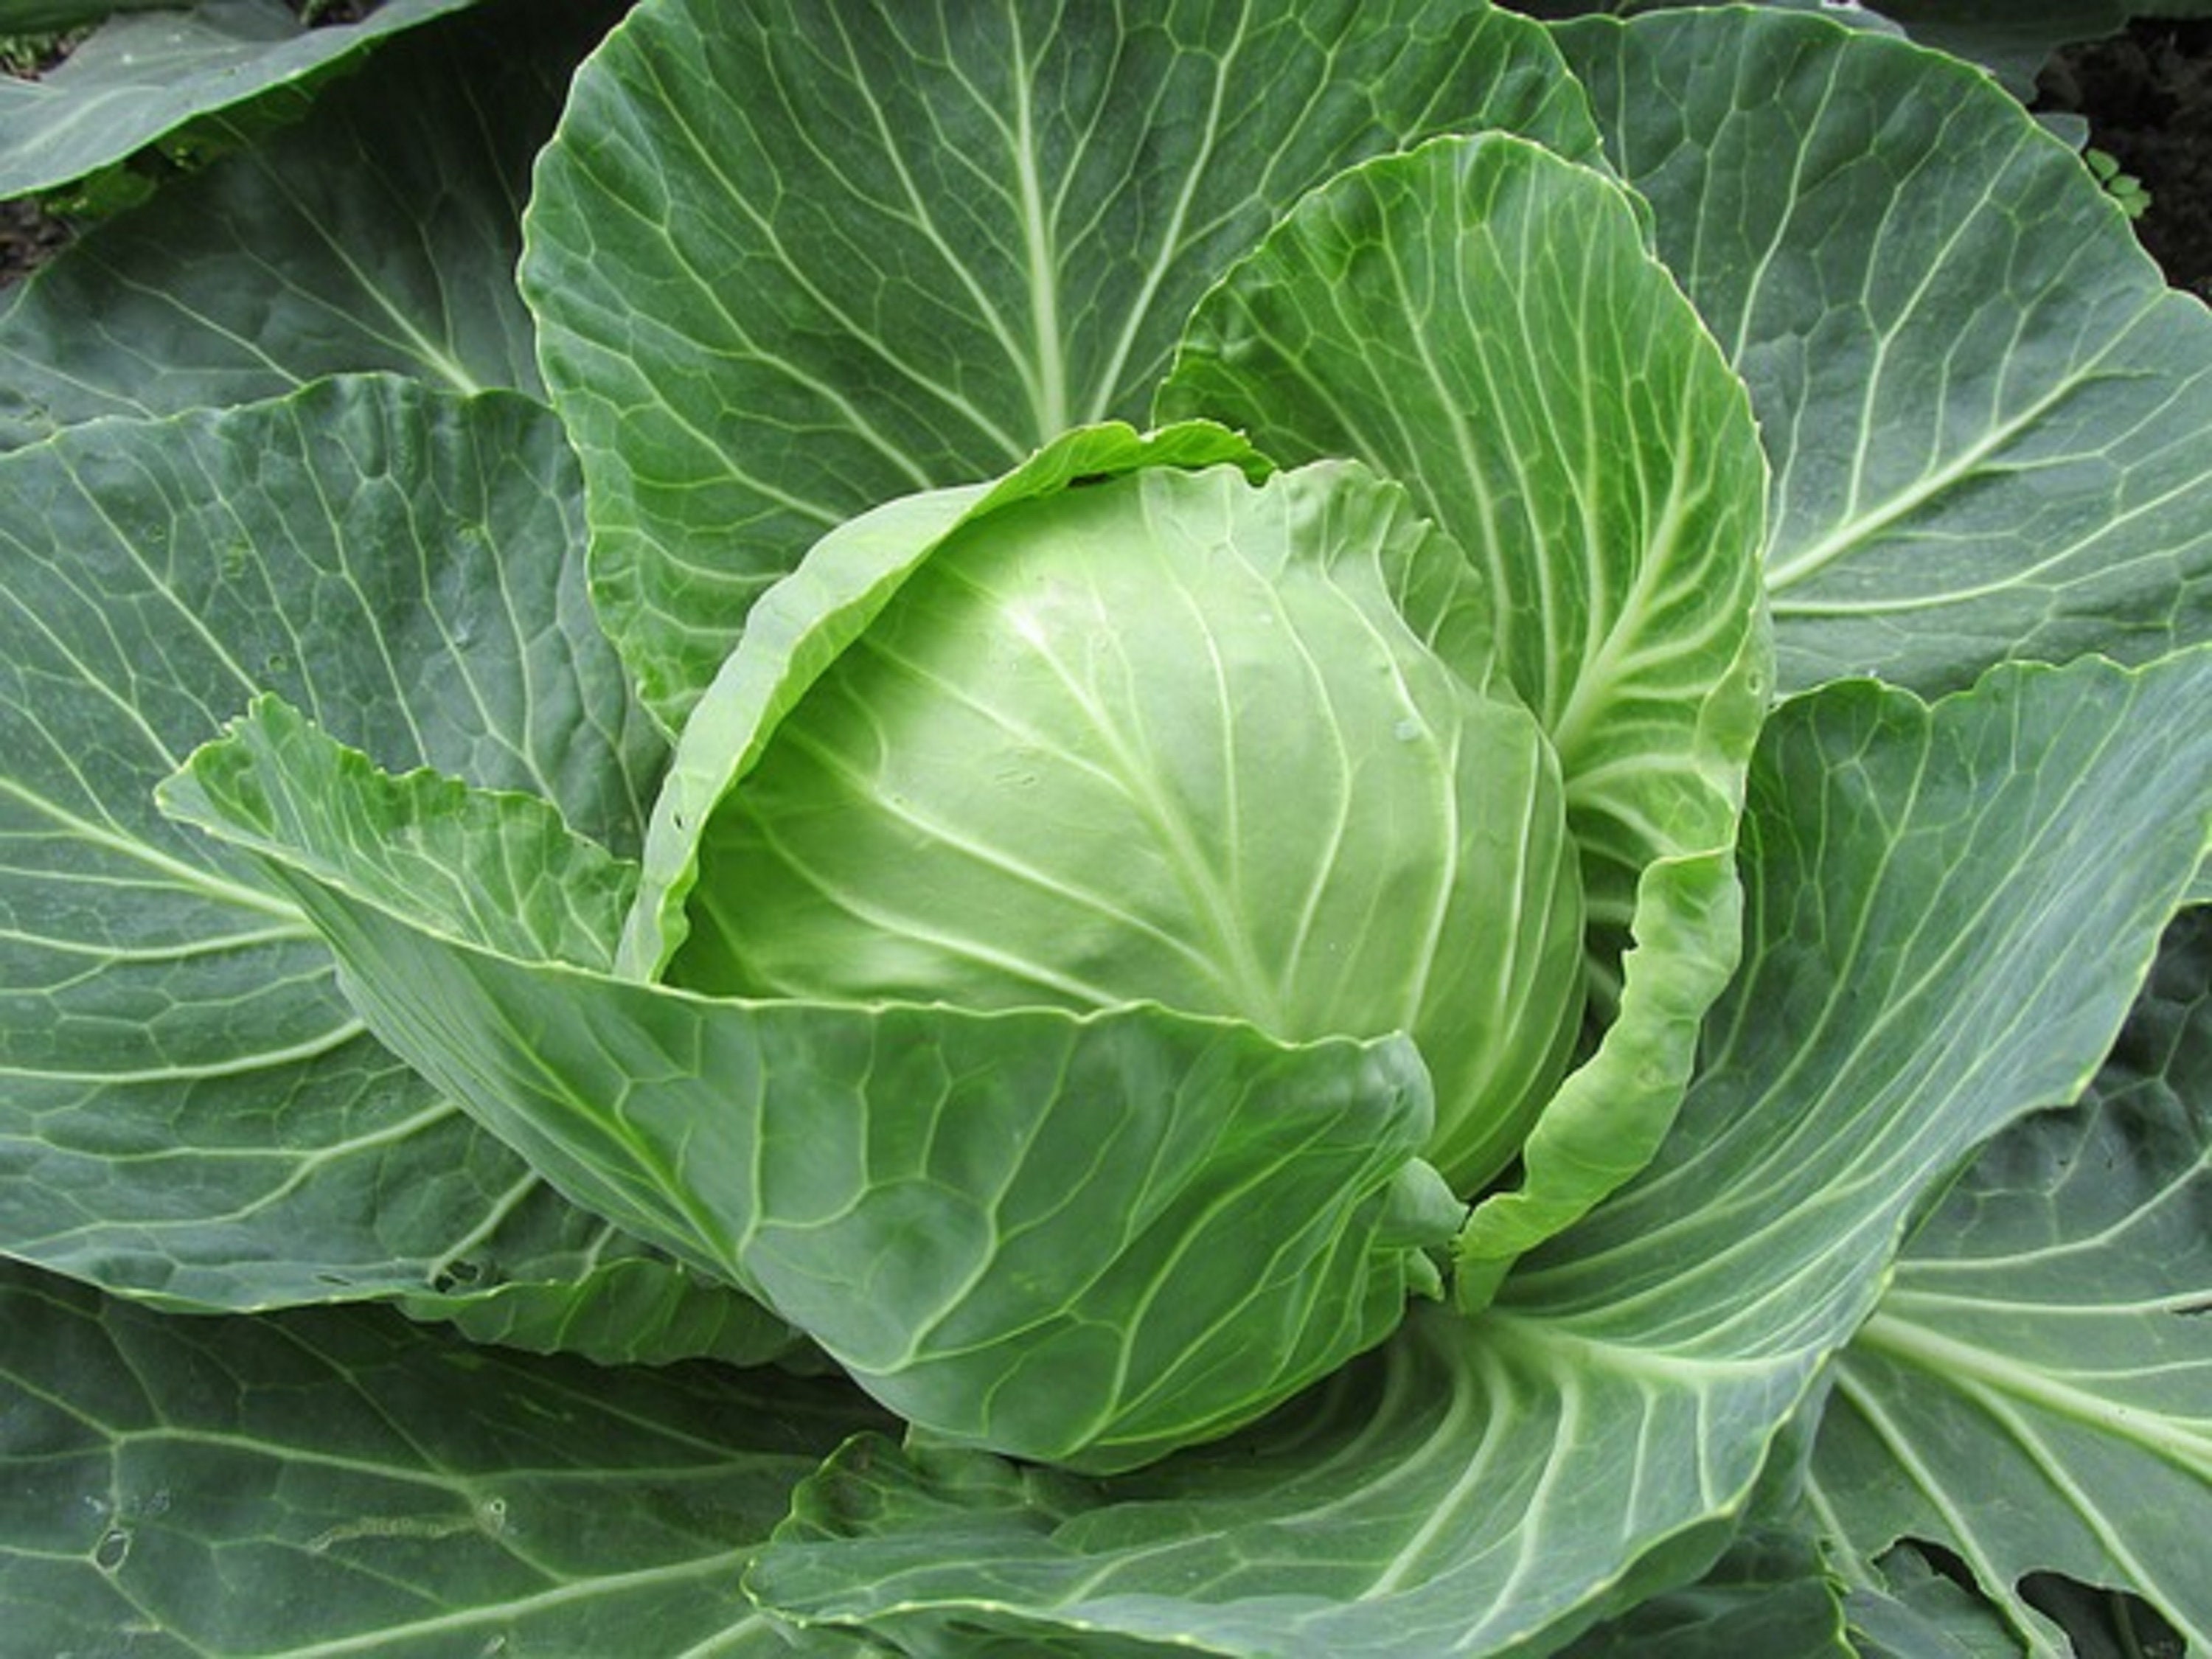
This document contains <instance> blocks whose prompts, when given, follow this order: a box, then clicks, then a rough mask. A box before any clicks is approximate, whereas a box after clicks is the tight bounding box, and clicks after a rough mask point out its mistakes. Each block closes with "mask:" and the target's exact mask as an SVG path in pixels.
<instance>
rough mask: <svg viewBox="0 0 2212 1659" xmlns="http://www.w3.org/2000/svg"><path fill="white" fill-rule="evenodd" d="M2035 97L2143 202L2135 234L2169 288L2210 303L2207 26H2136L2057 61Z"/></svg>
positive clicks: (2211, 147)
mask: <svg viewBox="0 0 2212 1659" xmlns="http://www.w3.org/2000/svg"><path fill="white" fill-rule="evenodd" d="M2041 94H2042V95H2041V96H2040V97H2039V99H2038V100H2037V103H2036V107H2037V108H2039V109H2047V110H2063V111H2069V112H2074V113H2076V114H2080V115H2082V116H2084V117H2086V118H2087V120H2088V123H2089V142H2090V143H2091V144H2093V145H2094V146H2095V147H2096V148H2097V149H2101V150H2103V151H2104V152H2105V153H2106V155H2110V156H2112V159H2113V160H2114V161H2118V163H2119V164H2120V168H2121V170H2122V171H2123V172H2124V173H2132V174H2133V175H2134V176H2135V177H2136V178H2137V179H2141V180H2142V185H2143V187H2144V189H2146V190H2148V191H2149V192H2150V206H2149V208H2148V210H2146V211H2145V212H2144V213H2143V215H2142V217H2141V218H2140V219H2138V220H2136V234H2138V235H2140V236H2141V237H2142V243H2143V246H2145V247H2146V248H2148V249H2149V250H2150V253H2151V257H2152V258H2154V259H2156V260H2157V261H2158V262H2159V264H2160V266H2161V267H2163V268H2164V270H2165V271H2166V281H2168V282H2169V283H2172V284H2173V285H2174V286H2175V287H2176V288H2182V289H2188V290H2189V291H2190V292H2191V293H2193V294H2195V295H2197V298H2199V299H2201V300H2208V301H2212V22H2187V23H2185V22H2160V21H2148V20H2144V19H2137V20H2136V22H2135V23H2133V24H2132V25H2130V27H2129V28H2128V30H2127V32H2126V33H2124V34H2118V35H2115V36H2113V37H2112V39H2111V40H2099V41H2093V42H2091V43H2090V44H2088V45H2087V46H2075V47H2072V48H2070V49H2069V50H2068V51H2066V52H2061V53H2060V54H2059V55H2058V57H2057V59H2056V60H2055V61H2054V62H2053V63H2052V64H2051V67H2050V68H2048V69H2046V70H2045V71H2044V72H2043V79H2042V87H2041Z"/></svg>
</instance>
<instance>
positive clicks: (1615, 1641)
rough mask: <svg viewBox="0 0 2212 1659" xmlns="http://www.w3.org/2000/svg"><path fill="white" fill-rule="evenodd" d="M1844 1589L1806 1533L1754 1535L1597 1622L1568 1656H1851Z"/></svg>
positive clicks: (1682, 1658)
mask: <svg viewBox="0 0 2212 1659" xmlns="http://www.w3.org/2000/svg"><path fill="white" fill-rule="evenodd" d="M1842 1590H1843V1586H1842V1584H1841V1583H1840V1581H1838V1579H1837V1578H1836V1577H1835V1576H1834V1575H1833V1574H1832V1573H1831V1572H1830V1571H1828V1569H1827V1567H1826V1565H1825V1564H1824V1563H1823V1562H1822V1561H1821V1559H1820V1552H1819V1550H1818V1549H1817V1548H1816V1547H1814V1543H1813V1541H1811V1540H1810V1539H1809V1538H1806V1537H1802V1536H1796V1535H1792V1534H1771V1533H1765V1532H1753V1533H1751V1534H1747V1535H1746V1536H1745V1537H1743V1538H1741V1539H1739V1540H1738V1541H1736V1542H1735V1543H1734V1544H1733V1545H1731V1546H1729V1551H1728V1553H1727V1554H1725V1555H1723V1556H1722V1557H1721V1559H1719V1561H1717V1563H1715V1564H1714V1566H1713V1570H1712V1571H1711V1572H1708V1573H1707V1574H1706V1575H1705V1577H1703V1578H1701V1579H1699V1581H1698V1582H1697V1583H1694V1584H1691V1585H1687V1586H1686V1587H1685V1588H1683V1589H1679V1590H1671V1591H1668V1592H1666V1593H1664V1594H1662V1595H1655V1596H1653V1597H1652V1598H1651V1599H1650V1601H1646V1602H1644V1603H1643V1604H1642V1605H1641V1606H1639V1607H1637V1608H1635V1609H1634V1610H1633V1611H1632V1612H1629V1613H1624V1614H1622V1615H1621V1616H1620V1618H1619V1619H1616V1620H1609V1621H1607V1623H1606V1624H1603V1625H1601V1626H1599V1627H1598V1628H1597V1629H1595V1630H1594V1631H1592V1632H1589V1634H1588V1635H1586V1636H1584V1637H1583V1638H1582V1639H1580V1640H1579V1641H1577V1642H1576V1643H1575V1644H1573V1645H1572V1646H1571V1647H1570V1648H1568V1649H1567V1650H1565V1651H1566V1659H1745V1656H1747V1655H1754V1656H1760V1659H1765V1656H1773V1659H1784V1656H1786V1659H1855V1655H1854V1650H1853V1649H1852V1647H1851V1644H1850V1642H1849V1641H1848V1640H1847V1639H1845V1637H1844V1607H1843V1594H1842Z"/></svg>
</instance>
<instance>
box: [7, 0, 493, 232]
mask: <svg viewBox="0 0 2212 1659" xmlns="http://www.w3.org/2000/svg"><path fill="white" fill-rule="evenodd" d="M473 3H475V0H385V3H383V4H382V5H380V6H379V7H377V8H376V9H375V10H374V11H373V12H371V13H370V14H369V15H368V16H367V17H365V18H363V19H362V21H359V22H357V23H341V24H333V25H331V26H330V27H325V28H308V27H305V26H303V25H302V24H301V21H300V20H299V17H298V15H296V14H295V12H294V10H293V9H292V8H291V7H290V6H289V5H286V4H285V3H284V0H203V3H201V4H199V5H197V6H195V7H193V8H192V9H190V10H174V11H161V12H154V13H151V14H147V15H121V16H118V17H116V18H114V19H113V20H112V21H110V22H108V23H106V24H105V25H103V26H102V27H100V29H99V30H98V31H97V32H96V33H94V34H93V36H92V37H91V38H90V39H89V40H86V41H84V42H83V43H82V45H80V46H77V47H76V50H75V51H74V52H71V53H70V56H69V58H68V60H67V61H66V62H64V63H63V64H61V65H60V66H58V68H55V69H52V70H48V71H47V72H46V74H45V75H44V76H41V77H40V78H39V79H38V80H35V81H21V80H16V79H14V78H12V77H7V76H0V200H4V199H5V198H7V197H10V196H22V195H27V194H28V193H29V192H30V191H34V190H45V189H48V188H51V187H52V186H53V185H64V184H67V183H69V182H70V180H71V179H82V178H83V177H84V176H85V175H86V174H87V173H94V172H96V171H98V170H99V169H100V168H101V167H106V166H109V165H110V164H111V163H113V162H116V161H124V160H125V159H127V158H128V157H130V156H131V155H135V154H136V153H137V151H138V150H140V149H143V148H144V147H145V146H147V145H149V144H150V143H154V142H155V140H156V139H159V138H161V137H164V136H166V135H167V134H169V133H171V132H173V131H176V130H177V129H178V128H179V127H182V126H184V125H185V124H186V123H188V122H191V121H192V120H194V119H196V118H198V117H201V116H204V115H208V114H211V113H213V112H216V111H220V110H226V109H230V108H234V107H235V106H239V105H241V104H244V103H246V101H248V100H252V99H255V98H262V97H267V96H269V95H270V94H289V95H292V96H295V97H296V96H299V95H301V92H302V89H303V88H304V86H305V84H306V82H307V81H308V80H309V79H310V78H311V77H313V76H315V75H317V74H319V73H321V72H324V71H326V70H329V69H330V68H331V66H333V65H335V64H339V63H341V62H343V60H344V59H345V58H348V57H349V56H351V55H352V54H354V53H356V52H362V51H363V50H364V49H366V48H368V47H369V46H374V44H375V43H376V42H378V41H379V40H382V39H384V38H385V37H386V36H387V35H390V34H392V33H395V32H397V31H398V30H402V29H407V28H412V27H415V26H416V24H419V23H422V22H426V21H429V20H430V19H432V18H435V17H439V16H441V15H445V14H446V13H447V12H452V11H458V10H459V9H461V8H462V7H464V6H467V5H471V4H473Z"/></svg>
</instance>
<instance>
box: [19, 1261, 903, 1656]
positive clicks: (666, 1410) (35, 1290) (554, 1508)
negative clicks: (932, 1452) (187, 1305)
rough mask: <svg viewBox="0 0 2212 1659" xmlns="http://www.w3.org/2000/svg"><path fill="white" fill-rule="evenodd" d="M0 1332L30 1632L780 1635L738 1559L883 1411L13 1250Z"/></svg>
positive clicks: (799, 1391)
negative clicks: (146, 1304)
mask: <svg viewBox="0 0 2212 1659" xmlns="http://www.w3.org/2000/svg"><path fill="white" fill-rule="evenodd" d="M0 1333H4V1336H0V1604H4V1605H5V1607H6V1608H7V1632H6V1635H5V1637H4V1638H0V1641H4V1644H5V1645H6V1646H7V1649H8V1650H9V1652H10V1653H13V1654H21V1655H23V1656H26V1659H29V1656H33V1655H36V1656H40V1659H46V1656H52V1655H62V1654H124V1653H128V1654H131V1655H132V1656H134V1659H248V1656H252V1659H283V1656H297V1659H308V1656H323V1659H331V1656H336V1655H339V1654H375V1655H378V1656H380V1659H461V1656H471V1659H473V1656H483V1655H487V1654H495V1653H498V1654H539V1655H571V1656H579V1659H580V1656H587V1655H588V1656H596V1655H605V1654H625V1655H637V1656H641V1659H672V1656H675V1655H678V1654H682V1653H696V1654H704V1653H708V1652H712V1653H714V1654H715V1655H717V1656H726V1659H748V1656H756V1655H757V1656H761V1659H777V1656H786V1659H788V1656H790V1655H791V1653H792V1650H791V1649H790V1648H789V1647H787V1645H786V1644H785V1642H784V1640H783V1638H781V1636H780V1635H779V1634H778V1633H777V1632H775V1630H774V1629H773V1628H772V1627H771V1626H769V1622H768V1621H767V1620H764V1619H763V1618H761V1617H760V1616H759V1615H758V1614H757V1613H755V1612H754V1610H753V1609H752V1608H750V1607H748V1606H747V1605H746V1603H745V1601H744V1596H743V1595H741V1594H740V1593H739V1591H738V1575H739V1574H740V1573H741V1572H742V1571H743V1570H744V1564H745V1562H746V1560H747V1559H748V1558H749V1557H750V1555H751V1554H752V1553H753V1550H754V1548H755V1547H756V1546H757V1544H758V1542H759V1541H760V1540H761V1539H762V1538H763V1536H764V1535H765V1534H766V1533H767V1531H768V1528H769V1527H770V1526H771V1525H773V1524H774V1523H775V1520H776V1519H777V1517H778V1516H781V1514H782V1513H783V1510H784V1504H785V1500H786V1495H787V1492H788V1491H789V1489H790V1487H791V1485H792V1483H793V1481H794V1480H797V1479H798V1478H799V1476H800V1475H801V1474H805V1472H806V1470H807V1469H809V1468H811V1467H812V1466H813V1463H814V1462H815V1460H816V1459H817V1457H819V1456H820V1455H822V1453H823V1452H824V1451H826V1450H827V1449H829V1448H830V1447H831V1446H834V1445H835V1444H836V1443H837V1442H838V1440H839V1439H840V1438H842V1437H843V1436H845V1435H846V1434H848V1433H850V1432H852V1431H854V1430H855V1429H858V1428H860V1427H861V1426H863V1425H867V1424H869V1423H872V1422H875V1421H879V1420H880V1419H879V1418H878V1416H877V1414H876V1413H872V1411H870V1410H869V1409H867V1407H866V1404H865V1402H863V1401H860V1400H859V1399H858V1398H857V1397H856V1396H855V1395H854V1394H853V1392H852V1391H851V1390H850V1389H845V1388H843V1387H842V1386H840V1385H837V1384H836V1383H827V1382H821V1383H800V1382H798V1381H795V1380H793V1379H790V1378H785V1377H778V1376H773V1375H767V1374H763V1373H759V1372H755V1373H752V1374H750V1375H749V1376H736V1375H734V1374H733V1373H731V1372H727V1371H722V1370H713V1369H709V1368H707V1367H683V1368H675V1369H666V1370H639V1369H633V1370H624V1371H609V1370H599V1369H598V1368H596V1367H592V1366H589V1365H586V1364H580V1363H577V1362H574V1361H569V1362H565V1363H562V1362H555V1361H547V1360H527V1359H525V1358H521V1357H520V1356H517V1355H513V1354H504V1355H503V1354H500V1353H496V1352H488V1351H486V1350H483V1349H480V1348H472V1347H469V1346H465V1345H463V1344H460V1343H459V1342H456V1341H453V1340H449V1339H441V1338H439V1337H436V1336H434V1335H432V1334H429V1333H427V1332H424V1331H422V1330H419V1329H416V1328H410V1327H409V1326H407V1325H406V1324H405V1323H404V1322H401V1321H399V1320H398V1319H395V1318H393V1317H392V1316H390V1315H388V1314H385V1313H383V1312H381V1310H361V1309H349V1310H319V1311H316V1312H313V1313H295V1314H290V1315H284V1316H274V1317H270V1318H266V1319H257V1320H246V1319H237V1318H227V1319H194V1320H184V1319H171V1318H164V1317H161V1316H156V1315H153V1314H149V1313H148V1312H147V1311H146V1310H143V1309H138V1308H133V1307H131V1306H129V1305H127V1304H120V1303H115V1302H110V1301H105V1300H103V1299H101V1298H100V1297H97V1296H95V1295H94V1294H92V1293H91V1292H89V1291H86V1290H84V1289H82V1287H79V1286H75V1285H65V1284H64V1283H63V1282H62V1281H60V1280H58V1279H48V1278H46V1277H44V1276H43V1275H40V1274H37V1273H31V1272H29V1271H28V1270H27V1269H24V1268H22V1267H18V1266H15V1265H14V1264H9V1263H0ZM827 1651H833V1652H834V1651H842V1649H833V1650H827ZM851 1651H853V1652H855V1653H857V1652H858V1651H859V1648H858V1646H857V1644H855V1645H854V1647H853V1648H852V1649H851Z"/></svg>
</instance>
